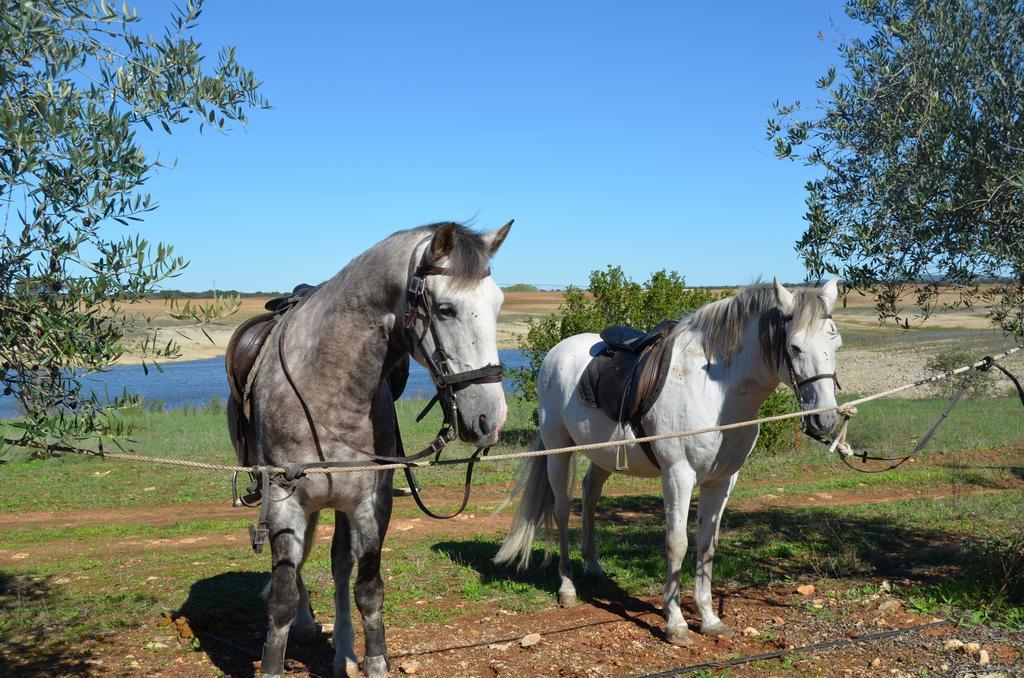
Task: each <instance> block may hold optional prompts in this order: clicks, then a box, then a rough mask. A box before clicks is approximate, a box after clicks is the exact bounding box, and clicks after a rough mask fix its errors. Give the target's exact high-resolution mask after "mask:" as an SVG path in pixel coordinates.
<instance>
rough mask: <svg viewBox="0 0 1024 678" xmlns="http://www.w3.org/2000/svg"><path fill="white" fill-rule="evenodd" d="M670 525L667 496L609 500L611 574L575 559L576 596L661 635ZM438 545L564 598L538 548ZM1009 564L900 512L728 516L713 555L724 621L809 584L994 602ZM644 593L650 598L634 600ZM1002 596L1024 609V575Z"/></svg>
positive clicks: (601, 524)
mask: <svg viewBox="0 0 1024 678" xmlns="http://www.w3.org/2000/svg"><path fill="white" fill-rule="evenodd" d="M577 506H578V505H577ZM693 517H694V516H693V514H692V512H691V521H690V532H689V544H690V548H689V549H688V550H687V554H686V558H685V560H684V563H683V566H682V572H683V579H684V581H683V582H681V587H682V590H683V594H682V601H681V603H682V605H683V611H684V614H686V615H687V618H688V620H689V619H696V616H697V615H696V614H695V612H696V610H695V608H694V606H693V602H692V595H691V594H690V591H691V590H692V585H693V573H694V570H695V567H696V556H695V549H694V545H695V539H694V534H693V530H694V524H693V523H694V520H693ZM664 525H665V522H664V509H663V505H662V501H661V498H660V497H657V496H651V495H633V496H618V497H605V498H602V500H601V502H600V504H599V506H598V512H597V520H596V521H595V528H596V531H597V548H598V556H599V559H600V561H601V562H602V564H603V565H604V566H605V568H606V570H608V571H609V573H610V576H609V577H607V578H604V579H596V578H588V577H585V576H582V567H581V564H580V562H579V553H578V551H576V552H574V554H573V558H574V560H573V565H574V575H573V582H574V584H575V585H576V591H577V596H578V598H579V599H580V600H581V601H584V602H587V603H589V604H591V605H594V606H595V607H599V608H602V609H605V610H607V611H609V612H612V613H615V614H616V615H617V616H619V617H621V618H622V619H623V620H628V621H631V622H632V623H636V624H638V625H640V626H643V627H644V628H646V629H648V630H649V631H650V632H651V633H652V634H653V635H655V636H659V637H660V636H661V635H662V634H663V630H662V627H663V625H664V622H663V621H660V620H659V619H657V618H652V617H651V616H649V615H648V614H647V613H659V614H660V612H661V605H660V601H657V602H656V603H652V602H649V601H650V600H651V598H652V597H655V596H657V598H660V596H658V595H657V594H658V593H659V589H660V588H661V583H662V582H663V581H664V577H665V572H666V570H665V567H666V566H665V558H664V538H665V532H664ZM579 536H580V535H579V531H578V530H570V542H571V543H573V544H579ZM432 548H433V550H434V551H435V552H436V553H438V554H440V555H443V556H445V557H447V558H448V559H450V560H451V561H452V562H454V563H456V564H459V565H463V566H466V567H469V568H471V569H472V570H474V571H475V572H476V573H477V574H478V575H479V577H480V580H481V583H483V584H490V583H495V582H510V583H513V584H520V585H523V584H525V585H528V586H531V587H534V588H536V589H539V590H541V591H544V592H546V593H547V594H549V595H550V596H551V600H552V601H554V600H555V598H556V597H557V592H558V588H559V585H560V578H559V576H558V571H557V556H553V557H552V558H551V559H550V561H549V562H547V563H546V564H543V565H541V561H542V556H541V554H542V552H543V551H542V549H541V548H540V547H537V546H535V548H534V552H533V554H532V558H531V564H530V566H529V567H528V568H526V569H524V570H516V569H514V568H511V567H506V566H499V565H495V564H494V563H493V562H492V559H493V558H494V555H495V554H496V553H497V550H498V548H499V544H498V543H497V542H496V541H490V540H487V539H486V538H476V539H472V540H468V541H444V542H440V543H437V544H435V545H434V546H433V547H432ZM548 550H549V552H550V551H554V552H555V553H557V546H556V545H555V546H551V545H549V546H548ZM1004 565H1005V562H1004V555H1001V554H1000V553H999V552H998V551H995V550H993V548H992V546H991V545H990V544H988V543H987V542H986V540H985V538H984V536H983V535H978V536H965V535H964V534H963V533H961V532H950V531H947V530H944V529H942V528H941V527H934V528H932V527H924V526H921V525H920V524H914V523H912V522H908V521H905V520H903V519H901V517H900V515H899V513H898V512H892V513H880V514H873V515H861V514H857V513H854V512H850V511H848V510H843V508H842V507H828V506H822V507H800V508H794V507H764V508H757V509H752V510H737V511H726V512H725V515H724V516H723V519H722V531H721V541H720V543H719V546H718V549H717V552H716V554H715V566H714V569H715V589H714V600H715V605H716V607H717V608H718V614H719V615H720V616H723V618H725V615H726V614H727V613H728V608H729V607H730V606H731V604H732V601H735V600H738V599H741V598H742V599H746V600H750V601H756V602H757V603H759V604H762V605H765V606H768V607H779V606H788V605H789V604H790V603H789V602H787V601H786V600H785V599H784V598H780V597H779V596H777V595H774V594H772V593H771V592H770V591H769V590H768V589H767V588H766V587H769V586H772V585H776V586H777V585H785V586H788V585H790V583H791V582H793V581H797V580H801V579H808V578H813V579H814V580H820V579H831V580H835V581H844V580H845V581H851V579H852V580H853V581H856V582H860V581H869V582H871V581H873V582H876V583H877V582H878V581H880V580H882V579H891V580H893V583H894V584H898V585H899V586H901V587H902V588H903V589H904V590H911V591H913V590H914V589H916V588H918V587H924V586H930V585H931V586H934V585H938V586H940V587H942V586H950V587H959V586H961V585H962V584H965V583H966V584H970V586H971V587H974V588H976V589H977V590H978V591H981V592H982V593H983V594H984V595H989V594H993V595H994V594H995V593H996V589H998V588H999V582H1000V581H1001V574H1000V573H1001V572H1002V570H1001V568H1002V567H1003V566H1004ZM615 573H619V576H620V578H621V584H624V585H625V587H624V586H623V585H620V581H616V574H615ZM626 587H628V588H629V589H630V590H627V588H626ZM989 589H991V591H990V590H989ZM638 591H639V592H640V593H641V594H642V595H643V597H641V596H640V595H637V594H636V592H638ZM986 592H987V593H986ZM1004 593H1005V594H1006V595H1007V597H1008V598H1009V599H1010V600H1011V601H1015V604H1020V603H1021V602H1024V578H1021V581H1020V582H1019V583H1018V584H1016V585H1015V586H1013V587H1010V588H1009V589H1007V590H1006V591H1004ZM657 598H655V599H656V600H657ZM641 616H643V617H644V618H646V619H647V620H650V622H652V623H648V622H647V621H644V620H642V619H640V618H639V617H641ZM726 621H728V620H726Z"/></svg>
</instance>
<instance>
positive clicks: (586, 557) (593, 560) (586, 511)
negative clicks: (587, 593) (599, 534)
mask: <svg viewBox="0 0 1024 678" xmlns="http://www.w3.org/2000/svg"><path fill="white" fill-rule="evenodd" d="M610 475H611V472H610V471H607V470H606V469H604V468H602V467H601V466H598V465H597V464H594V463H591V464H590V469H589V470H587V475H586V476H585V477H584V478H583V562H585V563H586V569H585V570H584V571H585V572H586V574H588V575H590V576H594V577H603V576H604V570H603V569H602V568H601V563H599V562H597V545H596V543H595V535H594V514H595V512H596V511H597V500H598V499H600V498H601V488H602V487H604V483H605V481H606V480H608V476H610Z"/></svg>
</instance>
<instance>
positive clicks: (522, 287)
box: [501, 283, 540, 292]
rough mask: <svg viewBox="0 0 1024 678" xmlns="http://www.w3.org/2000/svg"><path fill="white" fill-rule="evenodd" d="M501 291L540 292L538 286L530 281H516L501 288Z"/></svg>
mask: <svg viewBox="0 0 1024 678" xmlns="http://www.w3.org/2000/svg"><path fill="white" fill-rule="evenodd" d="M501 291H502V292H540V288H539V287H537V286H536V285H531V284H530V283H516V284H515V285H508V286H507V287H502V288H501Z"/></svg>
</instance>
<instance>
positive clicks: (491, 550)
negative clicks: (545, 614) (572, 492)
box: [431, 535, 661, 634]
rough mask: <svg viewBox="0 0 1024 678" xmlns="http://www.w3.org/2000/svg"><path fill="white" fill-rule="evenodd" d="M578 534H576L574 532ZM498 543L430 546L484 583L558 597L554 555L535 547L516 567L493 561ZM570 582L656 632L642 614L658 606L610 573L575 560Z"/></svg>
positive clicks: (589, 598)
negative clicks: (592, 572)
mask: <svg viewBox="0 0 1024 678" xmlns="http://www.w3.org/2000/svg"><path fill="white" fill-rule="evenodd" d="M577 536H578V535H577ZM498 548H499V544H497V543H495V542H493V541H487V540H485V539H481V538H476V539H471V540H468V541H465V540H464V541H442V542H438V543H436V544H434V545H433V546H432V547H431V550H432V551H434V553H437V554H439V555H443V556H445V557H446V558H448V559H449V560H451V561H452V562H455V563H458V564H460V565H463V566H465V567H469V568H471V569H472V570H474V571H476V572H477V574H478V575H479V576H480V581H481V583H483V584H490V583H494V582H511V583H514V584H526V585H529V586H533V587H535V588H537V589H540V590H541V591H545V592H546V593H549V594H550V595H551V596H552V598H555V597H557V595H558V588H559V586H560V585H561V579H560V577H559V575H558V564H557V560H558V558H557V556H555V557H552V558H548V557H547V556H545V555H543V552H542V550H541V549H540V548H536V547H535V548H534V551H533V554H532V555H531V558H530V561H531V562H530V565H529V566H527V567H526V568H524V569H522V570H519V569H515V568H513V567H509V566H506V565H497V564H495V563H494V556H495V555H496V554H497V552H498ZM573 564H574V573H573V584H574V585H575V587H576V596H577V598H578V599H579V600H580V601H582V602H585V603H588V604H590V605H592V606H594V607H596V608H599V609H602V610H606V611H608V612H610V613H612V614H614V615H616V616H618V617H621V618H622V619H624V620H629V621H632V622H633V623H634V624H636V625H638V626H639V627H641V628H643V629H645V630H647V631H648V632H650V633H652V634H659V633H660V631H659V630H658V627H657V626H655V625H653V624H651V623H649V622H648V621H646V620H645V619H644V618H643V616H646V615H650V614H660V613H661V609H660V608H659V607H656V606H654V605H652V604H651V603H650V602H648V601H646V600H643V599H642V598H638V597H636V596H634V595H632V594H630V593H629V592H627V591H626V590H625V589H624V588H622V587H621V586H620V585H619V583H618V582H617V581H616V579H615V577H614V576H613V575H608V576H605V577H592V576H586V575H584V574H583V573H582V571H581V570H580V568H579V567H575V566H576V565H578V563H576V562H574V563H573Z"/></svg>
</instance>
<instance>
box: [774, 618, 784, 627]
mask: <svg viewBox="0 0 1024 678" xmlns="http://www.w3.org/2000/svg"><path fill="white" fill-rule="evenodd" d="M772 623H773V624H775V625H776V626H785V625H786V620H785V619H783V618H782V617H772Z"/></svg>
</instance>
